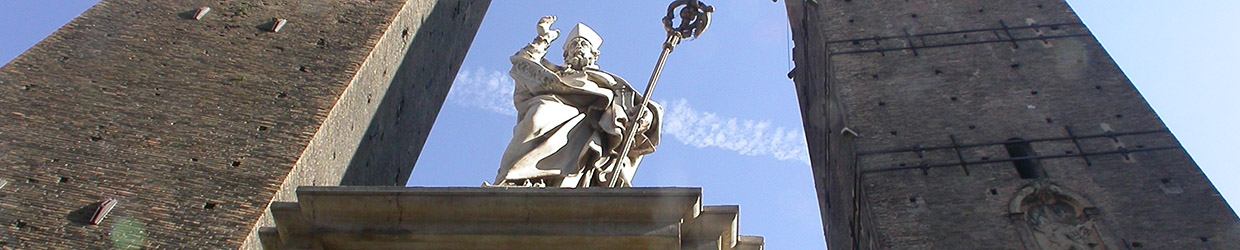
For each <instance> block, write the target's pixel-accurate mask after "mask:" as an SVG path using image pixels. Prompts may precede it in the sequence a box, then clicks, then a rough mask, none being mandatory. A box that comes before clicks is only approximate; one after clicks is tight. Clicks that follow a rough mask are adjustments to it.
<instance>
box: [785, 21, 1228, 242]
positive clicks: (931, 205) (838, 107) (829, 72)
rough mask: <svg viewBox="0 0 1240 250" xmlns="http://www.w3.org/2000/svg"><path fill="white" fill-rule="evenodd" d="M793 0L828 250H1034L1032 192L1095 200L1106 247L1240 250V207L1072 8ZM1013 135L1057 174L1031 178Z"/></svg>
mask: <svg viewBox="0 0 1240 250" xmlns="http://www.w3.org/2000/svg"><path fill="white" fill-rule="evenodd" d="M787 3H788V6H789V17H790V20H791V24H792V28H793V33H794V40H795V41H796V44H797V46H796V50H795V51H794V54H795V57H794V60H796V63H797V69H796V71H795V72H794V74H793V76H794V77H796V79H795V81H796V83H797V88H798V91H799V93H800V95H801V99H802V102H801V103H802V112H803V113H804V115H803V117H804V118H805V122H806V130H807V137H808V138H807V139H808V140H809V145H810V149H811V153H812V155H813V159H814V162H813V167H814V170H815V175H816V176H815V177H816V179H817V180H818V181H817V183H818V189H819V194H820V200H823V201H824V202H821V203H822V204H823V216H824V218H825V219H824V224H825V225H824V226H826V227H827V228H828V230H827V238H828V244H829V246H830V247H831V248H833V249H837V248H838V249H849V248H854V247H856V248H894V249H978V248H981V249H1025V248H1026V247H1027V246H1028V245H1027V244H1030V243H1028V242H1026V241H1028V239H1027V238H1024V237H1023V236H1022V234H1021V228H1020V227H1022V226H1023V225H1022V224H1021V223H1024V222H1023V221H1020V220H1018V219H1016V218H1018V217H1020V216H1023V215H1020V214H1013V213H1012V212H1011V211H1009V203H1011V202H1012V199H1013V197H1014V195H1016V193H1017V191H1018V190H1020V189H1022V188H1024V187H1027V186H1029V185H1034V183H1035V182H1037V183H1051V184H1054V185H1057V186H1058V187H1062V188H1064V189H1065V190H1070V191H1071V192H1075V193H1077V194H1080V196H1082V197H1083V198H1084V199H1085V200H1088V201H1089V202H1092V205H1093V206H1096V210H1091V211H1089V213H1091V214H1090V215H1089V217H1090V218H1092V220H1093V221H1094V222H1095V223H1097V225H1098V228H1099V230H1098V231H1100V235H1101V238H1102V239H1101V240H1102V241H1103V242H1104V243H1103V244H1104V245H1105V246H1107V247H1111V248H1124V247H1131V248H1150V249H1180V248H1189V249H1200V248H1213V249H1234V248H1237V247H1240V221H1238V220H1237V217H1236V215H1235V213H1234V212H1233V211H1232V210H1231V208H1230V207H1229V206H1228V205H1227V204H1226V203H1225V202H1224V201H1223V199H1222V198H1221V197H1220V196H1219V194H1218V191H1217V190H1215V189H1214V187H1213V186H1212V185H1211V184H1210V181H1209V180H1208V179H1206V178H1205V176H1204V175H1203V174H1202V173H1201V171H1200V169H1198V167H1197V166H1196V164H1195V163H1193V161H1192V159H1191V158H1190V157H1189V156H1188V154H1187V153H1186V152H1185V151H1184V150H1183V149H1182V148H1181V147H1180V145H1179V143H1178V142H1177V141H1176V140H1175V137H1174V136H1173V135H1171V133H1170V132H1169V131H1168V130H1167V129H1166V127H1165V126H1164V125H1163V123H1162V121H1161V120H1159V118H1158V116H1157V115H1156V114H1155V113H1154V111H1153V110H1152V109H1151V108H1150V107H1149V105H1148V104H1147V103H1146V102H1145V100H1144V98H1142V97H1141V94H1140V93H1138V92H1137V90H1136V89H1135V88H1134V87H1133V86H1132V83H1131V82H1129V81H1128V79H1127V78H1126V77H1124V74H1123V72H1121V71H1120V69H1119V68H1118V67H1117V66H1116V65H1115V63H1114V62H1113V61H1112V60H1111V58H1110V57H1109V56H1108V55H1107V53H1106V51H1105V50H1103V48H1102V47H1101V46H1100V45H1099V43H1098V42H1097V41H1096V40H1095V39H1094V38H1093V36H1092V35H1091V34H1090V33H1089V30H1088V29H1087V28H1086V27H1085V26H1084V25H1083V24H1082V23H1081V21H1080V20H1079V19H1078V18H1077V17H1076V16H1075V14H1074V13H1073V12H1072V10H1071V8H1070V7H1069V6H1068V5H1067V4H1066V3H1065V2H1063V1H1061V0H1043V1H862V0H855V1H845V0H825V1H821V0H820V1H809V2H805V1H788V2H787ZM844 128H847V130H849V131H854V132H855V136H854V135H853V134H852V133H851V132H844V133H841V131H842V130H844ZM1011 140H1017V142H1025V143H1028V145H1030V146H1031V147H1032V149H1033V152H1034V153H1036V159H1033V160H1034V161H1035V162H1036V164H1038V165H1039V166H1040V167H1041V168H1042V170H1043V171H1044V172H1045V177H1044V178H1021V176H1020V175H1018V173H1017V170H1016V167H1015V165H1014V163H1013V162H1014V161H1012V160H1008V159H1011V158H1012V156H1011V155H1009V152H1008V150H1007V149H1006V148H1005V144H1007V143H1009V142H1012V141H1011ZM824 152H826V153H824ZM832 158H835V159H832ZM1017 203H1019V202H1017Z"/></svg>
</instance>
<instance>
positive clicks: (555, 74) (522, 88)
mask: <svg viewBox="0 0 1240 250" xmlns="http://www.w3.org/2000/svg"><path fill="white" fill-rule="evenodd" d="M545 54H546V45H545V44H544V45H543V46H537V45H535V44H531V45H529V46H526V47H525V49H522V50H521V51H519V52H517V54H516V55H513V56H512V57H510V58H509V60H510V61H511V62H512V64H513V67H512V70H511V71H510V72H509V75H510V76H512V78H513V80H514V81H515V82H516V87H515V88H514V93H513V102H514V103H513V104H514V105H515V106H516V108H517V125H516V127H514V128H513V138H512V141H510V142H509V144H508V148H507V149H506V150H505V152H504V156H503V159H502V160H501V163H500V168H499V173H498V175H497V176H496V183H497V184H499V183H504V182H506V181H507V182H510V183H513V182H516V183H518V184H519V183H521V182H523V181H525V180H531V181H534V182H539V181H542V182H543V183H545V184H546V185H547V186H559V187H588V186H596V185H606V181H607V180H608V179H609V178H610V176H607V175H605V174H602V173H600V172H601V171H600V170H606V169H607V168H608V167H609V166H608V164H609V163H610V160H613V159H615V160H620V161H622V165H621V166H622V167H621V170H620V172H621V180H620V183H619V185H617V186H630V185H631V181H632V178H633V174H634V173H635V172H636V170H637V165H638V164H639V163H640V162H641V159H642V156H644V155H646V154H650V153H652V152H654V150H655V147H657V146H658V144H659V130H660V128H659V124H660V120H661V119H662V114H663V109H662V107H660V106H659V105H658V104H656V103H654V102H651V103H650V104H649V105H648V106H647V111H646V115H645V116H643V117H642V118H641V119H640V120H639V124H638V126H637V129H638V134H637V137H636V138H635V139H634V142H633V148H632V150H631V152H630V153H629V154H628V156H627V157H619V158H617V157H615V156H616V155H618V154H619V151H621V147H623V145H621V144H620V143H621V142H620V140H621V137H622V136H623V135H622V134H623V133H624V132H626V131H627V130H626V129H627V128H625V126H627V125H628V124H629V121H628V115H626V113H628V112H632V113H636V112H634V111H636V106H637V105H640V102H641V97H640V95H639V94H637V93H636V91H634V90H633V89H632V87H630V85H629V84H628V83H627V82H626V81H624V79H623V78H620V77H619V76H616V75H613V74H611V73H607V72H605V71H602V70H599V69H597V67H591V68H587V69H585V70H582V71H573V70H565V67H561V66H557V65H555V64H553V63H551V62H550V61H547V60H546V59H544V58H543V57H544V56H545Z"/></svg>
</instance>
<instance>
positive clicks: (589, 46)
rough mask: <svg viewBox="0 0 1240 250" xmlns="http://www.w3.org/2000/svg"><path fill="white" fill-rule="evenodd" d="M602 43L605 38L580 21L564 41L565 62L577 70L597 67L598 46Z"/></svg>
mask: <svg viewBox="0 0 1240 250" xmlns="http://www.w3.org/2000/svg"><path fill="white" fill-rule="evenodd" d="M602 45H603V38H602V37H600V36H598V33H595V32H594V29H591V28H590V26H586V25H585V24H582V23H578V24H577V26H576V27H573V31H572V32H569V33H568V39H566V40H565V41H564V64H567V66H569V67H570V68H573V69H577V70H581V69H585V68H590V67H595V63H596V62H598V55H599V54H600V52H599V50H598V47H599V46H602Z"/></svg>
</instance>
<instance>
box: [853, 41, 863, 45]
mask: <svg viewBox="0 0 1240 250" xmlns="http://www.w3.org/2000/svg"><path fill="white" fill-rule="evenodd" d="M852 44H853V45H861V41H852Z"/></svg>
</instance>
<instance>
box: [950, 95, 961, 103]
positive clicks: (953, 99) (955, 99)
mask: <svg viewBox="0 0 1240 250" xmlns="http://www.w3.org/2000/svg"><path fill="white" fill-rule="evenodd" d="M951 99H952V101H953V102H954V101H959V100H960V98H956V97H955V96H953V97H952V98H951Z"/></svg>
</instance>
